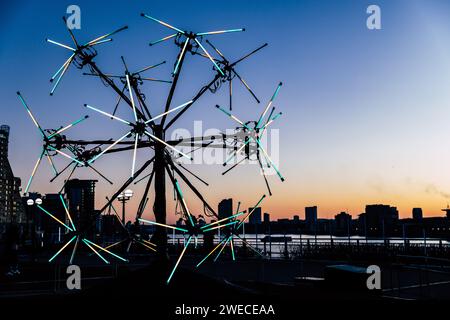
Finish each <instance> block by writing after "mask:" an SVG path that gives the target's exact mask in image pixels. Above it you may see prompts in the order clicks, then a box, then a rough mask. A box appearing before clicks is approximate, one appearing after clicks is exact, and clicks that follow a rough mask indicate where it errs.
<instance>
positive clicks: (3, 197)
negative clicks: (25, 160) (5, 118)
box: [0, 125, 26, 232]
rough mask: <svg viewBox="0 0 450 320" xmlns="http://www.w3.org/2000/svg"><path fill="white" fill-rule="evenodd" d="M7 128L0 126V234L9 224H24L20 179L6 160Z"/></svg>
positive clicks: (24, 216)
mask: <svg viewBox="0 0 450 320" xmlns="http://www.w3.org/2000/svg"><path fill="white" fill-rule="evenodd" d="M8 143H9V127H8V126H6V125H2V126H0V232H3V231H4V228H5V224H6V223H10V222H16V223H25V221H26V214H25V208H24V205H23V203H22V199H21V197H20V183H21V181H20V178H17V177H14V174H13V171H12V168H11V165H10V163H9V160H8Z"/></svg>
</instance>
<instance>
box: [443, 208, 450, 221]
mask: <svg viewBox="0 0 450 320" xmlns="http://www.w3.org/2000/svg"><path fill="white" fill-rule="evenodd" d="M441 211H444V212H445V214H446V215H447V218H449V219H450V208H449V206H448V205H447V209H442V210H441Z"/></svg>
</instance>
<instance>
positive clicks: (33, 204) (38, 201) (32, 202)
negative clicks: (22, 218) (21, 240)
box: [27, 198, 44, 255]
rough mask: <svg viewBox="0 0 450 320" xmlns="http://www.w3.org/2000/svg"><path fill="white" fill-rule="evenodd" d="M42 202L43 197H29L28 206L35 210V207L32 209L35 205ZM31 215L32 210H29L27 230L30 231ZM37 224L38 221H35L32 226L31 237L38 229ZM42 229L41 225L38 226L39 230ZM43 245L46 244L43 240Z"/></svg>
mask: <svg viewBox="0 0 450 320" xmlns="http://www.w3.org/2000/svg"><path fill="white" fill-rule="evenodd" d="M41 204H42V199H41V198H36V199H32V198H29V199H28V200H27V206H28V207H30V210H33V211H34V210H36V209H35V207H34V208H33V209H32V207H33V206H35V205H41ZM29 216H30V211H28V212H27V230H28V231H27V232H30V223H29ZM35 224H36V223H34V224H33V226H32V229H33V231H32V232H31V237H34V232H35V231H36V229H35V228H36V226H35ZM40 230H41V229H40V225H39V226H38V231H40ZM43 246H44V244H43V242H42V240H41V247H43ZM33 255H34V253H33Z"/></svg>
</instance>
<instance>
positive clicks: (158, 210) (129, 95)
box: [24, 13, 284, 282]
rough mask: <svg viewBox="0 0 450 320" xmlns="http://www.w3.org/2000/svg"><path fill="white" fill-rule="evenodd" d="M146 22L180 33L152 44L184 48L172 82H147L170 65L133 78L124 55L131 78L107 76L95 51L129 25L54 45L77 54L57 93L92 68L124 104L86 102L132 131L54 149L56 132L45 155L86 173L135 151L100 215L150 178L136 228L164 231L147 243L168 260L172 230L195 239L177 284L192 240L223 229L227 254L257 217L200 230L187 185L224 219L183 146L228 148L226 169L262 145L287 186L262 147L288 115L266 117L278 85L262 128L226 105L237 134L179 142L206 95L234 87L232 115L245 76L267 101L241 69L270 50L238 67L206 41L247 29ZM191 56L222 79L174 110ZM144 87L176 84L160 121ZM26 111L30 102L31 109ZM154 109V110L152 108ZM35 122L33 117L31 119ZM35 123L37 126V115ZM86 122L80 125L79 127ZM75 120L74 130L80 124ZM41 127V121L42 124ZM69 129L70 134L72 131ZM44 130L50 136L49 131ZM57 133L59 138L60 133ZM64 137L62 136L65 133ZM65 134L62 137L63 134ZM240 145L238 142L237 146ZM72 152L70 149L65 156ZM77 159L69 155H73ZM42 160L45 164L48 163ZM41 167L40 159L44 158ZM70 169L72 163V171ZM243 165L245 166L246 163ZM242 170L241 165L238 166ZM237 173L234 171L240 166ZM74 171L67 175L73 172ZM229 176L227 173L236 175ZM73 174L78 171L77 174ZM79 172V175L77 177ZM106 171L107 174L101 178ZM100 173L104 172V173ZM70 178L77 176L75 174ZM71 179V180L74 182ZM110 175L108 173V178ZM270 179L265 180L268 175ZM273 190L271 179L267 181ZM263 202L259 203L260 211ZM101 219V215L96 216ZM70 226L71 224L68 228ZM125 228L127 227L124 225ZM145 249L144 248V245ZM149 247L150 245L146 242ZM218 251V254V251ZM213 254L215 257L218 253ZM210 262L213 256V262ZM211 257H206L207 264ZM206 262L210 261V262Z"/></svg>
mask: <svg viewBox="0 0 450 320" xmlns="http://www.w3.org/2000/svg"><path fill="white" fill-rule="evenodd" d="M141 16H143V17H144V18H146V19H150V20H152V21H154V22H156V23H158V24H160V25H163V26H164V27H166V28H168V29H171V30H173V31H174V33H172V34H170V35H168V36H166V37H164V38H161V39H159V40H156V41H153V42H151V43H150V45H151V46H152V45H155V44H157V43H161V42H165V41H167V40H170V39H173V40H174V43H175V45H176V46H177V47H179V53H178V56H177V58H176V61H175V63H174V68H173V71H172V77H173V79H172V81H166V80H159V79H154V78H146V77H143V76H142V75H141V73H143V72H144V71H147V70H149V69H152V68H154V67H156V66H159V65H161V64H163V63H165V61H164V62H161V63H158V64H156V65H152V66H149V67H145V68H143V69H140V70H139V71H137V72H130V71H129V69H128V67H127V64H126V63H125V59H124V58H123V57H122V62H123V64H124V67H125V72H124V74H123V75H113V74H107V73H103V72H102V71H101V70H100V69H99V67H98V66H97V65H96V63H95V62H94V58H95V57H96V56H97V51H96V50H95V47H96V46H97V45H99V44H102V43H105V42H109V41H112V38H111V36H112V35H114V34H116V33H118V32H120V31H123V30H125V29H127V27H126V26H125V27H122V28H120V29H117V30H116V31H114V32H111V33H108V34H105V35H102V36H100V37H97V38H95V39H94V40H91V41H89V42H86V43H84V44H82V45H80V44H79V42H78V41H77V40H76V38H75V36H74V35H73V33H72V31H71V30H70V29H69V30H68V31H69V33H70V37H71V38H72V41H73V46H69V45H65V44H62V43H60V42H57V41H54V40H49V39H47V41H48V42H50V43H52V44H55V45H57V46H60V47H63V48H65V49H67V50H69V51H70V52H71V55H70V56H69V57H68V59H67V60H66V61H65V62H64V64H63V65H62V66H61V67H60V68H59V69H58V70H57V72H56V73H55V74H54V75H53V76H52V78H51V80H50V81H51V82H53V81H55V80H56V83H55V84H54V85H53V87H52V90H51V93H50V94H51V95H53V94H54V93H55V90H56V88H57V87H58V85H59V84H60V82H61V79H62V78H63V76H64V74H65V73H66V72H67V69H68V68H69V66H70V65H72V64H73V65H75V66H76V67H77V68H79V69H83V68H88V69H89V72H85V73H84V75H87V76H95V77H98V78H100V79H101V80H102V82H103V83H104V84H105V85H106V86H109V87H111V88H112V89H113V90H114V91H115V93H116V94H117V95H118V101H117V103H116V105H115V107H114V110H113V112H112V113H109V112H106V111H104V110H102V109H101V108H98V107H97V106H92V105H90V104H86V105H85V106H86V108H88V109H90V110H92V111H95V112H97V113H100V114H103V115H104V116H107V117H109V118H111V119H113V120H115V121H119V122H122V123H123V124H125V125H126V126H127V128H126V129H125V130H124V133H123V135H122V136H120V137H119V138H117V139H115V140H114V139H100V140H91V141H86V140H69V139H67V138H66V137H65V136H64V137H61V143H60V146H59V147H54V145H53V140H52V138H54V137H56V136H57V134H56V133H55V136H54V137H53V136H52V137H47V138H44V144H45V145H47V144H48V143H47V142H46V141H47V140H49V141H50V142H51V143H50V144H49V147H51V148H54V149H55V150H53V149H52V150H53V151H54V153H49V152H47V151H46V150H47V149H44V151H43V154H42V156H44V155H45V156H48V157H49V159H50V160H49V161H51V157H52V156H54V155H56V154H61V155H63V156H65V157H67V158H69V159H70V160H71V163H70V164H72V163H75V167H74V169H75V168H77V167H78V166H85V167H91V168H93V167H92V165H93V164H94V163H95V161H97V160H98V159H99V158H100V157H103V156H105V155H107V154H111V153H116V152H123V151H132V152H133V155H132V162H131V169H130V177H129V178H128V179H127V180H126V181H125V182H124V183H123V185H122V186H121V187H120V188H118V189H117V190H116V192H115V193H114V194H113V195H112V196H111V197H109V198H108V199H107V202H106V204H105V205H104V206H103V207H102V208H101V209H100V210H99V214H101V213H103V212H105V210H107V209H108V208H111V206H112V203H113V201H115V200H116V199H117V198H118V196H119V195H120V194H121V193H122V192H123V191H124V190H125V189H126V188H127V187H128V186H129V185H130V184H131V183H135V184H136V183H138V182H140V181H142V180H145V179H147V183H146V186H145V190H144V193H143V195H142V198H141V201H140V203H139V207H138V209H137V213H136V223H139V222H144V223H150V224H153V225H155V227H156V231H155V233H154V235H153V238H152V241H151V242H148V243H147V242H145V244H147V245H148V246H149V247H151V248H152V249H154V247H155V245H157V248H158V253H159V254H160V255H161V256H164V255H165V254H166V250H167V235H166V229H167V228H176V229H177V230H178V231H181V232H182V233H183V234H186V235H187V237H188V238H187V241H186V244H185V247H184V248H183V251H182V253H181V255H180V256H179V258H178V260H177V262H176V264H175V266H174V268H173V269H172V272H171V273H170V275H169V278H168V280H167V282H169V281H170V279H171V278H172V277H173V274H174V272H175V270H176V268H177V266H178V264H179V262H180V260H181V258H182V256H183V255H184V253H185V251H186V249H187V247H188V246H189V244H190V242H191V241H192V240H193V239H194V241H195V239H196V238H197V236H198V235H200V234H203V233H205V232H210V231H212V230H216V229H223V230H227V231H226V232H225V233H226V234H227V237H226V238H224V239H226V240H221V241H220V242H219V245H218V246H216V247H215V249H214V250H216V249H217V248H219V246H222V249H221V250H223V249H224V247H225V246H226V245H227V244H228V243H230V244H231V246H233V237H234V236H239V235H238V231H239V229H240V227H241V226H242V225H243V223H244V222H245V221H246V219H247V218H248V217H249V216H250V214H251V213H252V212H249V213H248V214H247V215H246V216H245V218H244V219H243V220H241V221H239V220H237V217H238V216H240V215H242V214H243V213H240V212H237V213H236V214H235V215H234V216H232V217H230V218H226V219H225V220H224V219H222V220H220V222H217V221H216V222H213V223H211V224H209V225H208V224H207V225H204V226H200V225H199V224H198V223H197V222H196V221H195V219H194V218H193V216H192V214H191V213H190V211H189V209H188V207H187V205H186V202H185V199H184V197H183V194H182V191H181V187H180V184H179V181H180V182H183V183H184V184H185V185H186V186H187V187H188V188H189V189H190V190H191V191H192V192H193V193H194V194H195V195H196V197H198V198H199V199H200V201H201V202H202V204H203V207H204V213H205V215H206V216H207V217H215V218H217V217H218V215H217V213H216V212H215V210H214V209H213V208H212V206H211V205H210V204H209V203H208V202H207V201H206V199H205V198H204V196H203V195H202V194H201V193H200V191H198V189H197V188H196V187H195V185H194V184H193V183H192V182H191V181H190V179H188V177H187V176H186V174H185V173H188V174H190V175H193V176H194V177H195V178H197V179H198V180H200V181H201V182H203V183H205V184H207V183H206V182H205V181H204V180H202V179H201V178H199V177H198V176H197V175H196V174H194V173H193V172H192V171H190V170H189V169H187V168H186V167H184V166H183V165H182V164H181V163H179V162H178V161H177V160H178V159H179V158H180V157H184V158H187V159H192V158H191V156H190V155H189V153H190V152H182V151H181V150H180V147H185V146H190V147H191V148H193V149H194V150H195V149H197V148H205V147H209V148H213V147H215V148H226V149H228V150H231V152H232V156H231V157H230V158H229V159H228V160H227V161H226V162H225V163H224V165H226V164H228V163H229V162H230V161H231V159H233V158H235V157H236V156H237V155H238V154H244V155H245V157H246V158H247V159H248V158H249V157H248V150H244V149H246V147H247V146H248V145H249V144H253V143H256V145H257V148H256V149H257V152H256V157H257V159H258V161H259V164H260V166H261V169H262V171H263V173H264V174H265V172H264V168H263V164H262V162H261V160H260V152H259V151H261V152H262V153H263V155H264V159H265V163H266V166H268V167H269V166H272V167H273V168H274V169H275V170H276V172H277V174H278V176H279V177H280V179H281V180H282V181H283V180H284V178H283V176H282V175H281V173H280V172H279V170H278V168H277V167H276V166H275V164H274V163H273V162H272V161H271V160H270V158H269V156H268V154H267V152H266V151H265V149H264V148H263V147H262V145H261V141H260V139H261V137H262V136H263V134H264V132H265V131H266V128H267V127H268V126H269V125H270V124H271V123H272V122H273V121H274V120H275V119H276V118H277V117H278V116H279V115H280V114H281V113H280V114H277V115H275V116H273V112H274V108H272V109H271V111H270V113H269V117H268V118H267V119H265V116H266V114H267V112H268V110H269V109H270V107H271V106H272V102H273V100H274V99H275V98H276V96H277V94H278V91H279V89H280V87H281V83H280V85H279V86H278V87H277V90H276V92H275V94H274V95H273V96H272V99H271V100H270V102H269V104H268V105H267V107H266V108H265V109H264V111H263V113H262V115H261V116H260V118H259V120H258V121H255V122H247V123H243V122H242V121H240V120H239V119H237V118H236V117H235V116H234V115H232V114H231V113H229V112H228V111H226V110H224V109H223V108H221V107H219V109H221V110H222V111H223V112H224V113H226V114H227V115H228V116H230V117H231V118H232V119H234V120H235V121H237V122H238V123H239V125H240V126H241V127H240V128H238V130H236V132H235V133H233V134H220V135H217V136H207V137H193V138H189V139H178V140H169V139H166V136H165V134H166V132H167V130H169V129H170V128H171V127H172V126H173V125H174V124H175V123H176V122H177V120H178V119H179V118H180V117H181V116H182V115H183V114H184V113H185V112H186V111H187V110H189V108H191V107H192V106H193V105H194V104H195V102H196V101H197V100H198V99H199V98H200V97H201V96H203V95H204V94H205V93H206V92H208V91H209V92H211V93H215V92H216V91H217V90H219V89H220V87H221V84H222V83H226V82H228V83H229V95H230V98H229V101H230V105H229V108H230V110H231V109H232V104H233V103H232V96H233V89H232V84H231V81H232V80H233V79H234V78H235V77H237V78H238V79H239V80H240V82H241V83H242V84H243V85H244V86H245V88H246V89H247V90H248V91H249V93H250V94H251V95H252V96H253V98H254V99H255V100H256V101H257V102H258V103H259V102H260V100H259V99H258V98H257V97H256V95H255V93H254V92H253V91H252V90H251V89H250V87H249V85H248V84H247V82H246V81H245V80H244V79H243V78H242V77H241V75H240V74H238V73H237V71H236V70H235V67H236V66H237V64H239V63H240V62H241V61H243V60H245V59H247V58H248V57H249V56H251V55H253V54H254V53H256V52H258V51H259V50H261V49H262V48H264V47H265V46H267V44H264V45H262V46H260V47H258V48H257V49H255V50H253V51H251V52H250V53H248V54H246V55H245V56H243V57H242V58H240V59H237V60H236V61H235V62H230V61H229V60H228V59H226V58H225V56H224V55H223V54H222V52H221V51H219V49H218V48H217V47H216V46H214V45H213V44H212V43H211V42H210V41H209V40H206V43H207V44H208V45H209V46H210V47H212V48H213V50H214V51H213V52H215V53H217V54H218V55H219V58H215V57H213V56H212V55H211V53H210V52H209V51H208V50H207V49H206V48H205V46H204V45H203V40H204V39H205V37H207V36H213V35H218V34H226V33H236V32H242V31H244V30H245V29H243V28H240V29H230V30H221V31H210V32H192V31H184V30H182V29H180V28H177V27H174V26H172V25H170V24H168V23H166V22H163V21H161V20H158V19H156V18H154V17H152V16H150V15H148V14H144V13H142V14H141ZM188 52H190V53H191V54H192V55H194V56H200V57H202V58H206V59H208V60H209V61H210V62H211V63H212V65H213V70H214V76H213V78H212V79H211V80H210V81H209V82H207V83H206V84H205V85H204V86H202V87H201V88H200V89H199V91H198V92H197V93H196V94H194V95H193V97H192V98H191V99H189V100H188V101H186V102H184V103H182V104H181V105H179V106H177V107H173V108H171V105H172V99H173V96H174V92H175V89H176V88H177V84H178V79H179V76H180V74H181V71H182V67H183V63H184V61H185V58H186V53H188ZM115 80H118V81H120V83H121V85H122V86H121V87H119V86H118V85H117V84H116V83H115ZM144 81H158V82H166V83H170V91H169V94H168V96H167V99H166V102H165V105H164V111H163V112H162V113H160V114H159V115H156V116H155V115H152V112H151V110H150V108H149V105H148V103H147V101H146V97H145V95H144V94H143V93H142V92H141V90H140V87H141V86H142V84H143V83H144ZM120 102H124V103H125V104H127V105H128V106H129V107H130V108H131V109H132V112H133V116H132V119H123V118H121V117H118V116H117V115H116V111H117V108H118V105H119V103H120ZM24 105H25V103H24ZM152 111H153V110H152ZM30 116H31V113H30ZM168 116H171V119H170V120H168V121H167V122H166V120H167V117H168ZM32 119H33V121H34V122H35V123H36V121H35V120H34V118H33V116H32ZM78 122H79V121H78ZM78 122H75V123H73V124H72V125H74V124H76V123H78ZM36 125H37V123H36ZM64 130H65V129H64ZM41 131H42V130H41ZM58 131H59V130H57V131H56V132H58ZM61 132H62V131H61ZM61 132H59V133H58V135H59V134H60V133H61ZM230 141H233V143H232V144H230V143H229V142H230ZM64 148H66V149H67V150H68V152H67V153H66V152H64V151H65V150H64ZM142 148H147V149H151V150H153V154H154V156H153V157H151V158H150V159H147V160H146V161H145V162H144V164H143V165H141V166H140V167H139V168H137V167H136V158H137V156H138V150H140V149H142ZM63 150H64V151H63ZM68 153H69V154H68ZM42 156H41V158H42ZM39 161H40V160H39ZM70 164H69V165H70ZM238 164H239V163H238ZM150 165H153V167H152V170H151V172H150V173H149V174H147V175H145V176H143V177H142V176H141V175H142V174H143V172H144V171H145V170H146V169H147V168H148V167H149V166H150ZM236 165H237V164H236ZM233 167H234V166H233ZM36 168H37V165H36V166H35V169H34V170H33V172H32V175H31V178H30V182H31V180H32V177H33V176H34V174H35V171H36ZM66 169H67V167H66V168H65V169H64V170H62V171H65V170H66ZM228 171H229V170H227V172H228ZM166 172H167V174H168V176H169V178H170V180H171V182H172V184H173V188H174V190H175V195H176V197H175V198H176V201H178V202H179V203H180V204H181V208H182V215H183V220H184V221H185V223H186V224H185V225H186V227H185V228H181V227H173V226H169V225H167V224H166V208H167V206H166V181H165V180H166ZM72 173H73V171H72ZM72 173H71V175H72ZM97 173H99V172H97ZM60 174H61V172H55V177H56V176H58V175H60ZM99 174H100V173H99ZM71 175H70V176H71ZM70 176H69V177H70ZM102 177H104V175H102ZM264 178H265V177H264ZM104 179H106V180H107V181H108V182H110V183H112V182H111V181H110V180H109V179H108V178H106V177H104ZM153 181H154V194H155V200H154V205H153V213H154V215H155V221H150V220H145V219H142V214H143V212H144V210H145V208H146V205H147V202H148V194H149V192H150V187H151V184H152V182H153ZM266 184H267V180H266ZM267 187H268V189H269V193H270V194H271V191H270V188H269V186H268V184H267ZM28 189H29V186H28V187H27V189H26V191H28ZM264 197H265V196H263V197H262V198H261V199H260V201H259V202H258V204H259V203H261V201H262V200H263V199H264ZM258 204H257V205H258ZM93 218H94V217H93ZM222 222H225V223H224V224H221V223H222ZM67 227H69V226H66V228H67ZM124 227H125V226H124ZM71 229H72V228H71V227H69V228H68V229H67V230H68V231H69V232H72V231H73V230H71ZM74 239H75V238H72V239H71V240H70V241H69V243H70V242H72V241H74ZM127 240H128V241H129V243H131V242H133V241H137V240H136V237H135V235H134V234H131V233H128V236H126V238H125V239H123V240H121V241H119V242H116V243H114V244H112V245H110V246H107V247H105V248H102V250H108V248H111V247H114V246H116V245H118V244H119V243H123V242H125V241H127ZM244 241H245V240H244ZM83 242H84V243H85V244H86V245H88V244H91V245H92V243H90V242H89V240H87V239H84V240H83ZM69 243H67V244H66V245H65V246H67V245H68V244H69ZM140 243H141V242H140ZM141 244H142V243H141ZM211 253H212V252H211ZM211 253H209V254H208V256H209V255H210V254H211ZM208 256H207V257H208ZM233 256H234V249H233ZM207 257H206V258H207ZM206 258H205V259H206Z"/></svg>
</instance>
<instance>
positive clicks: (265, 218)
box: [264, 212, 270, 223]
mask: <svg viewBox="0 0 450 320" xmlns="http://www.w3.org/2000/svg"><path fill="white" fill-rule="evenodd" d="M264 223H270V214H269V213H267V212H265V213H264Z"/></svg>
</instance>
